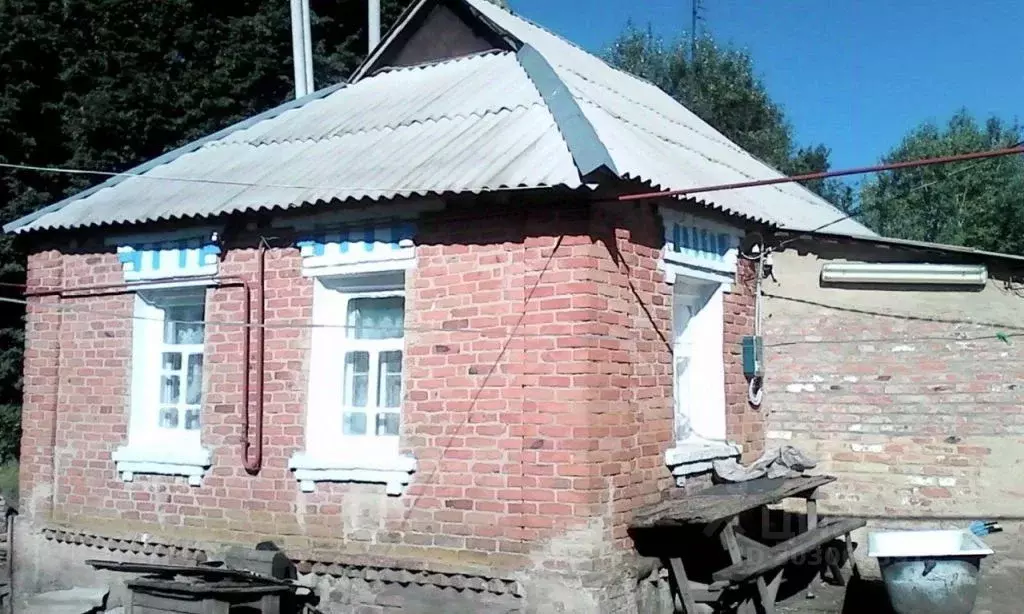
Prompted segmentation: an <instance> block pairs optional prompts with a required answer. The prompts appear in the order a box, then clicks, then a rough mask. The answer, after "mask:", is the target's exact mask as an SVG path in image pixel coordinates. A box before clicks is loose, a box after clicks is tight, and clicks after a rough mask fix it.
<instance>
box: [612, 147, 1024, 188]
mask: <svg viewBox="0 0 1024 614" xmlns="http://www.w3.org/2000/svg"><path fill="white" fill-rule="evenodd" d="M1022 153H1024V146H1019V145H1018V146H1015V147H1009V148H1006V149H994V150H986V151H975V152H971V153H966V154H956V155H952V156H940V157H936V158H922V159H919V160H907V161H905V162H891V163H889V164H878V165H876V166H862V167H859V168H848V169H843V170H838V171H823V172H820V173H807V174H804V175H793V176H791V177H775V178H772V179H754V180H751V181H741V182H738V183H722V184H718V185H711V186H697V187H693V188H687V189H685V190H662V191H660V192H641V193H638V194H623V195H622V196H619V200H621V201H634V200H650V199H653V198H665V197H668V196H690V195H693V194H706V193H708V192H722V191H725V190H739V189H742V188H757V187H762V186H772V185H779V184H783V183H802V182H804V181H814V180H817V179H829V178H831V177H847V176H850V175H866V174H869V173H880V172H883V171H895V170H900V169H905V168H918V167H921V166H933V165H936V164H950V163H953V162H965V161H967V160H983V159H986V158H998V157H1000V156H1012V155H1014V154H1022Z"/></svg>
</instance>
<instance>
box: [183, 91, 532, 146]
mask: <svg viewBox="0 0 1024 614" xmlns="http://www.w3.org/2000/svg"><path fill="white" fill-rule="evenodd" d="M541 106H544V104H543V102H542V101H538V102H533V103H530V104H517V105H502V106H501V107H498V108H496V109H487V110H486V111H483V112H482V113H472V112H471V113H454V114H451V115H442V116H439V117H427V118H424V119H414V120H410V121H406V122H402V123H399V124H394V125H387V126H378V127H375V128H366V129H363V130H354V131H351V132H340V133H337V134H329V135H326V136H322V137H319V138H295V139H273V140H258V141H250V140H238V141H225V140H223V139H217V140H216V141H210V142H209V143H206V144H204V145H203V147H227V146H230V145H249V146H250V147H260V146H263V145H284V144H287V143H319V142H322V141H329V140H331V139H335V138H340V137H343V136H355V135H359V134H369V133H371V132H389V131H390V132H394V131H396V130H398V129H401V128H409V127H411V126H416V125H424V124H437V123H440V122H442V121H458V120H464V119H472V118H476V119H483V118H485V117H488V116H490V115H499V114H501V113H516V112H518V111H522V110H529V109H531V108H533V107H541Z"/></svg>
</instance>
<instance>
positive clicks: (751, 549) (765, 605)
mask: <svg viewBox="0 0 1024 614" xmlns="http://www.w3.org/2000/svg"><path fill="white" fill-rule="evenodd" d="M833 481H835V478H833V477H830V476H801V477H796V478H776V479H760V480H753V481H750V482H742V483H734V484H718V485H715V486H712V487H710V488H706V489H704V490H701V491H698V492H696V493H692V494H690V495H688V496H686V497H681V498H678V499H673V500H669V501H663V502H660V503H657V504H654V505H651V506H648V507H646V508H644V509H641V510H638V512H637V514H636V516H635V518H634V521H633V523H631V527H630V528H631V531H633V532H634V535H636V534H637V532H642V531H652V530H658V529H660V528H671V527H701V528H703V530H704V534H705V535H707V536H709V537H710V536H717V537H718V539H719V541H720V543H721V545H722V547H723V549H724V550H725V551H726V553H727V554H728V556H729V561H730V562H731V564H730V566H729V567H726V568H725V569H722V570H719V571H718V572H715V573H713V574H712V575H711V580H712V582H711V584H702V583H700V582H694V581H692V580H691V579H690V578H689V577H688V575H687V573H686V569H685V568H684V567H685V566H684V564H683V560H682V559H681V558H680V557H679V556H678V555H675V556H672V555H669V556H662V558H663V560H665V562H666V563H667V566H668V567H669V569H671V575H670V578H671V579H672V581H673V588H674V589H675V590H676V591H678V595H679V598H680V600H681V601H682V605H683V611H684V612H686V613H687V614H693V613H695V612H697V611H698V608H697V604H698V603H720V600H721V598H722V597H723V596H725V593H727V592H728V593H730V595H729V598H732V597H735V596H739V597H740V598H741V599H742V601H741V602H740V603H739V611H740V612H743V613H746V612H755V611H756V612H763V613H764V614H775V611H776V610H775V599H776V596H777V595H778V590H779V587H780V586H781V584H782V576H783V571H784V570H785V568H786V563H787V562H789V561H791V560H793V559H794V558H796V557H799V556H801V555H803V554H807V553H809V552H812V551H814V550H815V549H816V548H819V547H821V546H822V545H824V544H826V543H828V542H829V541H831V540H833V539H836V538H838V537H840V536H845V537H846V543H845V551H846V554H847V557H852V543H851V540H850V532H851V531H853V530H855V529H858V528H860V527H862V526H864V525H865V524H866V523H865V522H864V521H863V520H854V519H831V520H825V521H822V522H820V523H819V518H818V505H817V499H818V489H819V488H821V487H822V486H825V485H827V484H830V483H831V482H833ZM784 499H803V500H804V501H805V503H806V512H807V515H806V518H807V523H806V529H807V530H806V531H804V532H802V533H799V534H797V535H795V536H793V537H789V538H788V539H787V540H786V541H784V542H781V543H778V544H776V545H774V546H769V545H767V544H764V543H761V542H759V541H756V540H754V539H751V538H750V537H747V536H745V535H744V534H743V533H742V532H741V531H740V522H739V517H740V515H743V514H746V513H747V512H754V511H757V510H760V512H761V514H763V515H766V514H767V513H768V511H767V510H768V506H770V505H772V504H775V503H780V502H782V501H783V500H784ZM764 518H765V516H762V519H764ZM826 563H827V568H828V570H829V571H830V572H831V573H832V575H833V576H835V577H836V578H837V579H838V580H841V579H842V574H841V572H840V570H839V567H840V563H841V562H840V561H827V562H826ZM851 563H852V558H851ZM823 571H824V570H823ZM855 573H856V570H855ZM752 585H753V586H752ZM754 588H756V591H755V590H752V589H754ZM733 589H737V591H733ZM734 592H738V595H734V594H733V593H734Z"/></svg>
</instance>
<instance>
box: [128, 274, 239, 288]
mask: <svg viewBox="0 0 1024 614" xmlns="http://www.w3.org/2000/svg"><path fill="white" fill-rule="evenodd" d="M126 281H128V287H129V289H131V290H133V291H136V292H148V291H150V290H175V289H178V288H211V287H213V286H216V285H217V284H218V283H219V282H218V281H217V279H216V278H215V277H208V278H206V279H195V280H192V279H190V280H180V281H160V280H159V279H155V280H144V279H141V280H139V281H137V282H134V281H130V280H126Z"/></svg>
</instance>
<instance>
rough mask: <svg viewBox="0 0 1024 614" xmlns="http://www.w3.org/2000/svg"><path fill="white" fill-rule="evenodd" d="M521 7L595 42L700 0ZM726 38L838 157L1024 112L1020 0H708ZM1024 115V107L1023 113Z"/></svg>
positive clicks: (684, 24) (677, 25) (676, 28)
mask: <svg viewBox="0 0 1024 614" xmlns="http://www.w3.org/2000/svg"><path fill="white" fill-rule="evenodd" d="M510 4H511V6H512V8H513V10H515V11H516V12H518V13H520V14H522V15H524V16H525V17H527V18H529V19H531V20H533V21H536V22H538V23H540V24H542V25H544V26H546V27H547V28H549V29H551V30H554V31H555V32H558V33H559V34H561V35H562V36H565V37H567V38H569V39H570V40H572V41H574V42H576V43H577V44H579V45H581V46H583V47H585V48H587V49H588V50H591V51H598V50H600V49H602V48H603V47H604V46H605V45H606V44H607V43H608V42H610V41H611V40H613V39H614V38H615V36H616V34H617V33H618V32H620V31H621V30H622V28H623V27H624V26H625V24H626V23H627V21H628V20H630V19H632V21H633V23H634V24H636V25H638V26H642V27H645V28H646V27H647V25H648V24H650V25H651V26H652V28H653V29H654V31H655V32H656V33H657V34H660V35H663V36H666V37H673V36H674V35H675V34H677V33H679V32H681V31H684V30H687V29H689V27H690V0H628V1H623V0H586V1H585V0H510ZM703 5H704V16H705V19H706V24H705V25H704V26H703V27H706V28H708V29H710V30H711V31H712V32H713V33H714V34H715V36H716V38H717V39H718V40H719V41H723V42H729V43H731V44H733V45H735V46H738V47H741V48H744V49H746V50H748V51H750V53H751V55H752V56H753V58H754V61H755V65H756V68H757V70H758V72H759V73H760V76H761V78H762V79H763V81H764V82H765V84H766V86H767V88H768V90H769V92H770V93H771V95H772V97H773V98H774V99H775V100H776V101H778V102H779V103H781V104H782V105H783V107H784V108H785V111H786V114H787V116H788V118H789V120H790V123H792V124H793V127H794V129H795V132H796V137H797V140H798V142H799V143H801V144H811V143H821V142H823V143H825V144H826V145H828V146H829V147H831V148H832V164H833V168H845V167H851V166H862V165H867V164H873V163H875V162H876V161H877V160H878V158H879V157H880V156H882V155H883V154H884V153H885V152H887V151H888V150H889V149H890V148H892V147H893V146H894V145H896V144H897V143H898V142H899V141H900V139H901V138H902V137H903V135H904V134H905V133H906V132H907V131H908V130H910V129H911V128H912V127H914V126H916V125H917V124H919V123H921V122H923V121H925V120H934V121H944V120H945V119H946V118H948V117H949V116H950V115H951V114H952V113H953V112H954V111H955V110H956V109H958V108H960V107H967V108H968V109H969V110H970V111H971V112H972V113H974V114H975V115H976V116H980V117H988V116H989V115H992V114H996V115H999V116H1001V117H1004V118H1006V119H1008V120H1013V119H1015V118H1018V117H1020V116H1021V115H1024V114H1022V113H1021V112H1020V108H1021V102H1022V101H1024V48H1022V47H1021V43H1020V30H1019V28H1020V24H1022V23H1024V2H1022V1H1020V0H972V1H971V2H962V1H955V0H834V1H831V2H830V1H826V0H703ZM1022 119H1024V118H1022Z"/></svg>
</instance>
